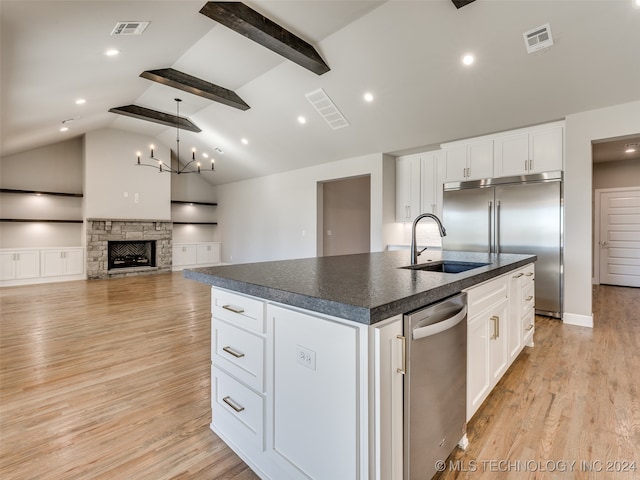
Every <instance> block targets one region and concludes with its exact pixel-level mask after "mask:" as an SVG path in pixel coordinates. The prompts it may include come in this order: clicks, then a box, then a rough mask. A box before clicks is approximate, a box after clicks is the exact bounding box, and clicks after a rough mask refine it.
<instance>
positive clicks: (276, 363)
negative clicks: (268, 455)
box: [267, 305, 360, 479]
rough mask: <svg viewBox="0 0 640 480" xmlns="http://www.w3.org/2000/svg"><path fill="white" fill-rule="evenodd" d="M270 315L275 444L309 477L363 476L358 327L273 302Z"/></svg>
mask: <svg viewBox="0 0 640 480" xmlns="http://www.w3.org/2000/svg"><path fill="white" fill-rule="evenodd" d="M267 315H268V317H269V319H270V321H271V320H272V321H273V342H274V345H275V348H274V352H273V353H274V359H273V372H275V375H274V379H273V398H272V400H273V410H272V412H273V449H274V450H275V452H277V454H279V455H281V456H282V457H284V459H286V460H287V461H288V462H289V463H291V464H292V465H294V466H295V467H296V468H297V469H299V470H300V471H301V472H303V473H304V474H305V475H306V476H308V477H309V478H326V479H342V478H344V479H346V478H349V479H356V478H359V472H358V458H359V448H358V447H359V442H358V439H359V437H360V433H359V431H358V424H359V418H360V412H359V402H360V398H359V391H360V386H359V380H358V368H357V366H358V364H359V357H358V330H357V328H356V327H350V326H347V325H343V324H340V323H334V322H331V321H329V320H326V319H320V318H316V317H314V316H312V315H307V314H304V313H300V312H297V311H293V310H289V309H284V308H280V307H276V306H273V305H269V306H268V307H267ZM319 452H322V454H319ZM327 459H330V461H327ZM305 478H306V477H305Z"/></svg>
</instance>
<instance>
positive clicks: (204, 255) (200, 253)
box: [196, 244, 213, 265]
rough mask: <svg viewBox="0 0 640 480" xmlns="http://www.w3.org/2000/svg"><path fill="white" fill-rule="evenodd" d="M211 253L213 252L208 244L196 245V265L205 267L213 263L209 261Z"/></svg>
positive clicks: (211, 256)
mask: <svg viewBox="0 0 640 480" xmlns="http://www.w3.org/2000/svg"><path fill="white" fill-rule="evenodd" d="M212 253H213V252H212V249H211V245H210V244H207V245H198V246H197V249H196V263H197V264H198V265H206V264H209V263H213V262H212V261H211V259H212V258H213V255H212Z"/></svg>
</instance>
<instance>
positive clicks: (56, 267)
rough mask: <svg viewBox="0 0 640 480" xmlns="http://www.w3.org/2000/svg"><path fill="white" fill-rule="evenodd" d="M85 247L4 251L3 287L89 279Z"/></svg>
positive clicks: (0, 273) (0, 278)
mask: <svg viewBox="0 0 640 480" xmlns="http://www.w3.org/2000/svg"><path fill="white" fill-rule="evenodd" d="M84 251H85V249H84V248H82V247H61V248H33V249H27V248H17V249H3V250H1V251H0V259H1V261H0V263H1V268H0V285H1V286H10V285H26V284H30V283H47V282H58V281H65V280H80V279H83V278H85V267H84V266H85V258H84Z"/></svg>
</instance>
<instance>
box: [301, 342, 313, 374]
mask: <svg viewBox="0 0 640 480" xmlns="http://www.w3.org/2000/svg"><path fill="white" fill-rule="evenodd" d="M296 362H297V363H299V364H300V365H303V366H305V367H307V368H309V369H311V370H315V369H316V352H314V351H313V350H309V349H308V348H305V347H303V346H302V345H296Z"/></svg>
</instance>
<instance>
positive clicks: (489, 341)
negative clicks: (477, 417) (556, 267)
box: [466, 263, 535, 420]
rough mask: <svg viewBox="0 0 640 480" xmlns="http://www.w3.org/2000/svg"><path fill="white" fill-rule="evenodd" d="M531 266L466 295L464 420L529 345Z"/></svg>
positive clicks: (531, 327) (474, 288) (532, 316)
mask: <svg viewBox="0 0 640 480" xmlns="http://www.w3.org/2000/svg"><path fill="white" fill-rule="evenodd" d="M533 272H534V264H533V263H531V264H529V265H526V266H525V267H522V268H521V269H519V270H515V271H513V272H509V273H507V274H505V275H502V276H500V277H497V278H495V279H493V280H489V281H487V282H484V283H482V284H480V285H477V286H475V287H472V288H469V289H467V290H466V292H467V302H468V326H467V420H469V419H471V417H473V415H474V414H475V413H476V411H477V410H478V408H479V407H480V405H481V404H482V402H484V400H485V399H486V398H487V397H488V396H489V393H490V392H491V390H492V389H493V387H495V385H496V384H497V383H498V381H499V380H500V378H502V376H503V375H504V373H505V372H506V371H507V369H508V368H509V366H510V365H511V363H512V362H513V361H514V360H515V359H516V357H517V356H518V355H519V354H520V352H521V351H522V349H523V348H524V345H529V346H533V319H534V313H535V311H534V308H533V298H534V297H533Z"/></svg>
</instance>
